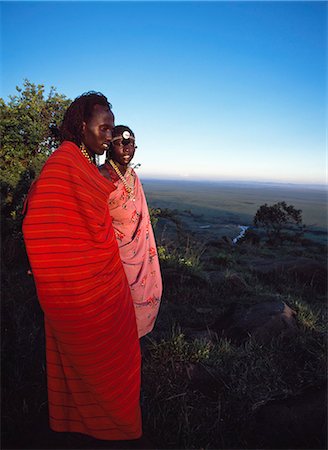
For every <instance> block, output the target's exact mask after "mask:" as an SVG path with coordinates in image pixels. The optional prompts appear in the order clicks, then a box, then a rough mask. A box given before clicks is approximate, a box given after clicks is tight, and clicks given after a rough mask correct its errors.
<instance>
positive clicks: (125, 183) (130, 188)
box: [109, 159, 134, 197]
mask: <svg viewBox="0 0 328 450" xmlns="http://www.w3.org/2000/svg"><path fill="white" fill-rule="evenodd" d="M109 164H110V165H111V166H112V167H113V169H114V170H115V172H116V174H117V176H118V177H119V179H120V180H121V181H122V183H123V185H124V187H125V190H126V191H127V193H128V194H129V196H130V197H133V194H134V190H133V186H131V185H129V184H128V182H127V180H126V177H125V176H123V175H122V174H121V171H120V169H119V168H118V167H117V165H116V164H115V162H114V161H113V160H112V159H110V160H109ZM126 175H131V169H130V167H129V168H128V169H127V171H126Z"/></svg>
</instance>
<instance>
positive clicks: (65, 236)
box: [23, 141, 141, 440]
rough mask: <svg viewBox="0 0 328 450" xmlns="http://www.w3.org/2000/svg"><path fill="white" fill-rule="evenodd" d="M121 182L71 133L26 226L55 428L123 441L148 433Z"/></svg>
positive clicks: (31, 198) (30, 203)
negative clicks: (120, 215)
mask: <svg viewBox="0 0 328 450" xmlns="http://www.w3.org/2000/svg"><path fill="white" fill-rule="evenodd" d="M113 189H114V185H112V184H111V183H110V182H109V181H108V180H106V179H105V178H104V177H102V176H101V175H100V174H99V173H98V169H97V168H96V167H95V166H94V165H93V164H90V163H89V161H88V160H87V159H86V158H85V157H84V156H83V155H82V153H81V152H80V150H79V148H78V147H77V146H76V145H75V144H73V143H72V142H67V141H66V142H64V143H63V144H62V145H61V146H60V147H59V148H58V149H57V150H56V151H55V152H54V153H53V155H51V156H50V158H49V159H48V161H47V162H46V164H45V166H44V167H43V169H42V172H41V174H40V176H39V178H38V180H37V181H36V182H35V183H34V184H33V186H32V188H31V190H30V192H29V195H28V200H27V213H26V216H25V219H24V223H23V233H24V239H25V244H26V249H27V253H28V257H29V260H30V264H31V268H32V271H33V276H34V279H35V283H36V287H37V293H38V298H39V301H40V304H41V307H42V309H43V311H44V316H45V327H46V356H47V378H48V399H49V417H50V427H51V428H52V429H53V430H55V431H74V432H81V433H85V434H88V435H91V436H93V437H95V438H98V439H105V440H116V439H117V440H122V439H136V438H138V437H140V435H141V414H140V406H139V397H140V347H139V341H138V336H137V328H136V319H135V313H134V308H133V303H132V299H131V294H130V290H129V286H128V283H127V280H126V276H125V273H124V270H123V266H122V263H121V260H120V257H119V252H118V246H117V242H116V239H115V235H114V231H113V227H112V223H111V218H110V216H109V211H108V206H107V202H108V196H109V194H110V192H112V191H113Z"/></svg>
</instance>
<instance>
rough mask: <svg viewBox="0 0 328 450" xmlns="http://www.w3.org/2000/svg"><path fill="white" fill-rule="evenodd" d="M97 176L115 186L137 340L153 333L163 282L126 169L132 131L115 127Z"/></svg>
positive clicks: (142, 201) (113, 206)
mask: <svg viewBox="0 0 328 450" xmlns="http://www.w3.org/2000/svg"><path fill="white" fill-rule="evenodd" d="M112 136H113V139H112V142H111V145H110V149H109V152H108V155H107V160H106V163H105V164H104V165H103V166H101V167H100V172H101V173H102V175H104V176H105V177H106V178H108V179H110V180H111V181H112V182H113V183H114V185H115V186H116V190H115V191H113V192H112V193H111V195H110V197H109V210H110V215H111V217H112V223H113V227H114V231H115V236H116V239H117V242H118V246H119V251H120V256H121V260H122V263H123V267H124V269H125V273H126V276H127V279H128V283H129V285H130V289H131V294H132V299H133V303H134V309H135V314H136V320H137V328H138V335H139V338H140V337H142V336H144V335H145V334H147V333H149V332H150V331H152V329H153V327H154V324H155V320H156V317H157V313H158V310H159V305H160V300H161V295H162V278H161V272H160V266H159V261H158V255H157V248H156V242H155V237H154V233H153V229H152V226H151V222H150V217H149V211H148V206H147V202H146V197H145V194H144V191H143V188H142V185H141V182H140V180H139V178H138V176H137V174H136V172H135V171H134V170H133V169H132V168H131V167H129V163H130V162H131V160H132V158H133V156H134V152H135V149H136V146H135V136H134V133H133V132H132V130H131V129H130V128H129V127H127V126H124V125H118V126H116V127H115V128H114V130H113V134H112Z"/></svg>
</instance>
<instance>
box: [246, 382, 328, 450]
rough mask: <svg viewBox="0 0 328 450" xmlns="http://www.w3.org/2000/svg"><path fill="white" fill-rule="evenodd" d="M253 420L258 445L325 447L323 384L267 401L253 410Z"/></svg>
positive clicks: (304, 447) (324, 398) (325, 389)
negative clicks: (288, 396) (295, 394)
mask: <svg viewBox="0 0 328 450" xmlns="http://www.w3.org/2000/svg"><path fill="white" fill-rule="evenodd" d="M254 419H255V423H256V426H255V429H254V430H253V433H252V436H253V439H254V444H255V443H256V445H257V446H259V445H260V446H261V447H260V448H275V449H281V448H284V449H287V448H288V449H321V448H322V449H325V448H327V447H326V445H327V387H321V388H319V389H317V390H314V389H312V390H309V391H307V392H305V393H303V394H301V395H299V396H298V397H290V398H287V399H282V400H275V401H272V402H269V403H267V404H266V405H263V406H261V407H259V408H258V409H257V410H256V412H255V413H254ZM257 448H259V447H257Z"/></svg>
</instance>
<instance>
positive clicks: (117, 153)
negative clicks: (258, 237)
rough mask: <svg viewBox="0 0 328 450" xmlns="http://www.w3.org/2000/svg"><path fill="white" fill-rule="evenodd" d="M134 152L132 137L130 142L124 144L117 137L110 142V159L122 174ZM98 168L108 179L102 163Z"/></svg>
mask: <svg viewBox="0 0 328 450" xmlns="http://www.w3.org/2000/svg"><path fill="white" fill-rule="evenodd" d="M134 152H135V144H134V140H132V139H131V142H130V144H128V145H124V146H123V144H122V139H119V140H117V141H115V142H113V143H112V149H111V159H112V160H113V161H114V162H115V164H116V165H117V167H118V168H119V170H120V172H121V174H122V175H123V176H124V175H125V172H126V170H127V168H128V165H129V163H130V162H131V161H132V159H133V157H134ZM99 170H100V173H101V174H102V175H103V176H104V177H106V178H108V179H110V176H109V173H108V170H106V168H105V166H104V165H103V166H101V167H99Z"/></svg>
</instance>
